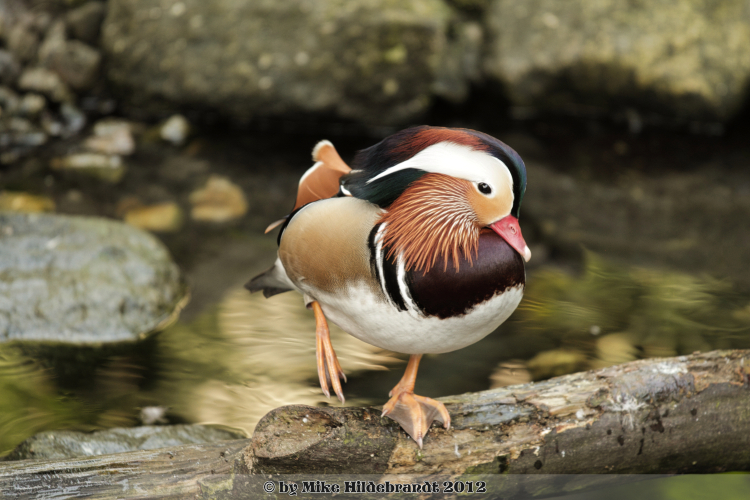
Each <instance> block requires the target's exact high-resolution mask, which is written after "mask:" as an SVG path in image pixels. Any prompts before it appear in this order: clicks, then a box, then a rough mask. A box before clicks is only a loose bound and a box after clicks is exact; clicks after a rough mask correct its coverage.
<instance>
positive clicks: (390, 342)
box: [316, 285, 523, 354]
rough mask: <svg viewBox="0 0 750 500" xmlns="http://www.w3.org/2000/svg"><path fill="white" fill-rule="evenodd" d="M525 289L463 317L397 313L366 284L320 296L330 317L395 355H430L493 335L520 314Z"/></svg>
mask: <svg viewBox="0 0 750 500" xmlns="http://www.w3.org/2000/svg"><path fill="white" fill-rule="evenodd" d="M522 297H523V286H518V287H515V288H510V289H508V290H506V291H505V292H504V293H501V294H498V295H495V296H494V297H493V298H491V299H490V300H488V301H487V302H484V303H482V304H479V305H477V306H475V307H474V308H472V309H471V310H470V311H468V312H467V313H466V314H464V315H462V316H456V317H451V318H446V319H440V318H437V317H427V316H424V315H421V314H419V313H417V312H415V311H413V310H407V311H398V310H397V309H395V308H394V307H393V306H392V305H390V304H388V303H386V302H384V301H383V300H382V298H380V297H377V296H376V295H374V294H373V293H372V291H371V289H369V288H367V287H366V286H364V285H353V286H350V287H348V289H347V290H346V291H345V292H340V293H337V294H336V295H331V294H326V293H320V292H318V293H316V300H318V302H319V303H320V304H321V306H322V308H323V312H324V313H325V315H326V317H327V318H328V319H329V320H330V321H332V322H333V323H335V324H336V325H338V326H339V327H340V328H341V329H343V330H344V331H346V332H348V333H350V334H351V335H353V336H355V337H357V338H358V339H360V340H362V341H364V342H367V343H368V344H372V345H374V346H377V347H380V348H382V349H388V350H390V351H395V352H401V353H406V354H428V353H442V352H450V351H455V350H456V349H461V348H463V347H466V346H468V345H471V344H473V343H475V342H477V341H479V340H481V339H483V338H484V337H486V336H487V335H488V334H490V333H491V332H492V331H494V330H495V328H497V327H498V326H499V325H500V324H501V323H503V322H504V321H505V320H506V319H508V317H509V316H510V315H511V314H512V313H513V311H515V309H516V307H517V306H518V304H519V303H520V302H521V298H522Z"/></svg>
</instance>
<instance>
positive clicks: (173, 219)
mask: <svg viewBox="0 0 750 500" xmlns="http://www.w3.org/2000/svg"><path fill="white" fill-rule="evenodd" d="M182 221H183V216H182V210H181V209H180V206H179V205H177V203H174V202H167V203H159V204H157V205H147V206H141V207H134V208H131V209H129V210H127V211H126V212H125V222H127V223H128V224H130V225H131V226H135V227H138V228H140V229H146V230H147V231H154V232H157V233H162V232H163V233H172V232H175V231H178V230H179V229H180V228H181V227H182Z"/></svg>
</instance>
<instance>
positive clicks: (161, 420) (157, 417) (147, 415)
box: [138, 406, 169, 425]
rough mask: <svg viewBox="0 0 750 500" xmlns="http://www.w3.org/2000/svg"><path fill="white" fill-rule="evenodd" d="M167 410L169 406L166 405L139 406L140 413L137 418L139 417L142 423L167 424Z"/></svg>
mask: <svg viewBox="0 0 750 500" xmlns="http://www.w3.org/2000/svg"><path fill="white" fill-rule="evenodd" d="M168 410H169V408H167V407H166V406H145V407H143V408H141V414H140V415H139V416H138V418H140V419H141V423H142V424H143V425H156V424H168V423H169V419H167V411H168Z"/></svg>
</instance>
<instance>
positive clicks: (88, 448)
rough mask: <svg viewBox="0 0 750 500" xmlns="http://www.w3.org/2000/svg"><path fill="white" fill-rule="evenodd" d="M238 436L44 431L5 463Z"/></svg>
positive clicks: (148, 429)
mask: <svg viewBox="0 0 750 500" xmlns="http://www.w3.org/2000/svg"><path fill="white" fill-rule="evenodd" d="M244 437H245V436H244V435H243V434H240V433H239V432H231V431H228V430H223V429H217V428H215V427H209V426H206V425H168V426H164V425H149V426H142V427H132V428H116V429H108V430H104V431H96V432H91V433H87V432H76V431H46V432H41V433H39V434H36V435H34V436H32V437H30V438H29V439H27V440H26V441H24V442H23V443H21V444H20V445H18V446H17V447H16V449H15V450H13V451H12V452H11V454H10V455H8V457H7V458H6V459H5V460H28V459H33V460H53V459H55V460H61V459H64V458H75V457H94V456H98V455H111V454H114V453H125V452H128V451H137V450H155V449H158V448H167V447H172V446H180V445H185V444H198V443H213V442H216V441H228V440H231V439H242V438H244Z"/></svg>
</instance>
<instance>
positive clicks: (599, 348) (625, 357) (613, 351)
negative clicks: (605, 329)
mask: <svg viewBox="0 0 750 500" xmlns="http://www.w3.org/2000/svg"><path fill="white" fill-rule="evenodd" d="M633 337H634V336H633V335H629V334H627V333H612V334H609V335H604V336H603V337H600V338H598V339H596V356H597V359H596V360H595V361H594V362H593V363H592V366H591V368H594V369H596V368H606V367H607V366H613V365H619V364H621V363H627V362H628V361H633V360H634V359H636V358H637V357H638V356H637V355H638V349H636V347H635V345H634V343H635V342H634V339H633Z"/></svg>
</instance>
